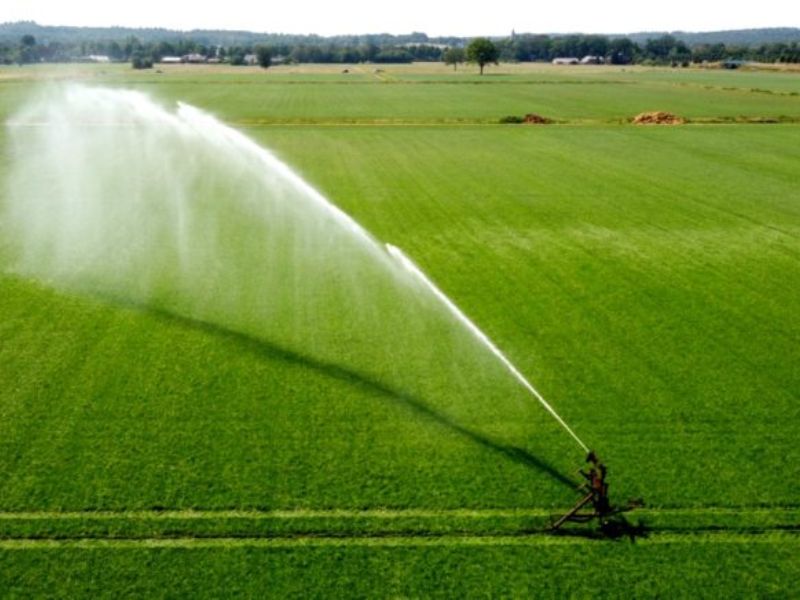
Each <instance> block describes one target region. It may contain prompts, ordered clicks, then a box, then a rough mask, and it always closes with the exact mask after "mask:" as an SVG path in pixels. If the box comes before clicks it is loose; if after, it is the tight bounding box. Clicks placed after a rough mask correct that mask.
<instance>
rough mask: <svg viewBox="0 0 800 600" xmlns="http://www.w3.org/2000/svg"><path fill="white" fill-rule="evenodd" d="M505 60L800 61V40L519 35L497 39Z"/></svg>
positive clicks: (661, 62)
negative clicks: (764, 41)
mask: <svg viewBox="0 0 800 600" xmlns="http://www.w3.org/2000/svg"><path fill="white" fill-rule="evenodd" d="M496 43H497V45H498V46H499V47H500V57H501V60H516V61H520V62H528V61H549V60H553V59H554V58H559V57H575V58H582V57H584V56H597V57H602V58H603V59H604V61H605V62H608V63H612V64H621V65H624V64H638V63H652V64H684V63H689V62H695V63H701V62H704V61H709V62H716V61H724V60H745V61H757V62H786V63H796V62H800V43H798V42H791V43H782V42H776V43H770V44H760V45H757V46H742V45H730V44H729V45H726V44H723V43H722V42H717V43H714V44H695V45H693V46H689V45H688V44H687V43H686V42H684V41H682V40H679V39H677V38H676V37H674V36H672V35H661V36H659V37H655V38H650V39H648V40H646V41H645V42H643V43H637V42H635V41H633V40H632V39H630V38H628V37H616V38H611V37H608V36H605V35H565V36H558V37H552V36H547V35H516V36H513V37H510V38H505V39H503V40H499V41H497V42H496Z"/></svg>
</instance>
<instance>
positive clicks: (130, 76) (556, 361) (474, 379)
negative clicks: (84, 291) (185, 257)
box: [0, 65, 800, 597]
mask: <svg viewBox="0 0 800 600" xmlns="http://www.w3.org/2000/svg"><path fill="white" fill-rule="evenodd" d="M163 70H164V72H163V73H156V72H148V73H134V72H132V71H130V70H129V69H127V68H125V69H123V68H110V67H104V68H99V67H86V66H83V67H80V68H78V69H72V68H70V67H59V68H53V67H49V68H44V67H42V68H39V67H37V68H24V69H18V68H16V67H15V68H13V69H12V68H3V69H0V117H2V119H3V120H4V121H5V120H6V119H7V118H9V117H10V116H11V115H13V114H14V112H15V111H16V110H18V109H19V107H21V106H22V105H23V104H24V103H25V101H26V99H27V98H28V97H30V95H31V94H34V93H47V85H49V84H52V82H53V81H54V80H64V79H76V80H79V81H82V82H84V83H90V84H100V85H110V86H115V87H124V88H131V89H137V90H140V91H145V92H146V93H149V94H152V95H153V96H154V97H156V98H157V99H158V100H159V101H161V102H163V103H165V104H170V103H172V102H174V101H176V100H180V101H185V102H189V103H192V104H195V105H197V106H200V107H202V108H204V109H206V110H208V111H210V112H212V113H213V114H215V115H216V116H218V117H219V118H221V119H222V120H224V121H226V122H228V123H230V124H232V125H233V126H235V127H237V128H239V129H241V130H242V131H244V132H245V133H246V134H247V135H249V136H251V137H252V138H253V139H255V140H256V141H258V142H259V143H261V144H262V145H264V146H266V147H268V148H271V149H273V150H274V151H275V152H276V153H277V154H278V155H279V156H280V157H281V158H283V159H284V160H285V161H286V162H287V163H288V164H290V165H291V166H292V167H293V168H295V169H296V170H297V171H298V172H300V173H301V174H302V175H303V176H304V177H305V178H306V179H308V180H309V181H310V182H311V183H312V184H313V185H314V186H315V187H317V189H319V190H320V191H322V192H323V193H324V194H325V195H326V196H328V197H329V198H330V199H331V200H332V201H333V202H334V203H335V204H336V205H337V206H339V207H340V208H342V209H343V210H344V211H345V212H347V213H348V214H350V215H351V216H353V217H354V218H355V219H356V220H357V221H358V222H360V223H361V224H363V225H364V226H365V227H366V228H367V229H368V230H369V231H370V232H372V233H373V234H374V235H375V236H376V237H377V238H378V239H379V240H381V241H384V242H390V243H392V244H395V245H397V246H399V247H401V248H403V249H404V250H405V251H406V252H407V254H408V255H409V256H411V257H412V258H413V259H414V260H415V261H416V262H417V263H418V264H419V265H420V266H421V267H422V268H423V269H425V271H426V272H427V273H428V274H429V275H430V276H431V277H432V278H433V279H434V280H435V281H436V282H437V283H438V284H439V285H440V287H441V288H442V289H443V290H444V291H445V292H446V293H447V294H449V295H450V297H452V298H453V299H454V300H455V301H456V302H457V303H458V304H459V305H460V306H461V307H462V308H463V309H464V310H465V312H466V313H467V314H468V315H470V316H471V317H472V318H473V319H474V320H475V321H476V322H477V323H478V324H479V325H480V326H481V327H482V328H483V329H484V330H485V331H486V332H487V333H488V334H489V335H490V336H491V337H492V338H493V339H494V340H495V341H496V342H497V343H498V345H499V346H500V347H501V348H502V349H503V350H504V351H506V352H507V354H508V355H509V356H510V357H511V359H512V360H513V361H514V362H515V363H516V364H517V365H518V366H519V367H520V369H521V370H522V372H524V373H525V374H526V375H528V376H530V378H531V380H532V381H533V383H534V385H536V386H537V387H538V388H539V389H540V391H541V392H542V393H543V394H544V396H545V397H546V398H547V399H548V400H549V401H551V402H552V404H553V405H554V406H555V408H556V409H557V410H558V411H559V412H560V413H561V414H562V415H563V416H564V418H565V420H566V421H567V422H568V423H569V424H570V425H571V426H573V428H574V429H575V430H576V431H577V433H578V434H579V435H580V436H581V437H582V438H583V439H585V440H586V441H587V443H588V444H589V445H590V446H592V447H594V448H596V449H597V451H598V452H599V454H600V455H601V457H603V459H604V460H605V461H606V462H607V463H608V465H609V468H610V475H609V479H610V482H611V493H612V499H613V500H615V501H617V502H624V501H625V500H627V499H628V498H637V497H641V498H644V500H645V501H646V504H647V506H646V508H644V509H642V510H639V511H637V512H634V513H632V514H631V515H630V517H629V518H630V519H631V520H632V521H634V522H638V521H641V522H642V523H643V524H644V525H645V526H646V527H647V528H648V532H647V535H646V536H645V537H642V538H640V539H638V540H637V541H636V543H635V544H631V543H630V542H628V541H622V540H620V541H616V542H611V541H604V540H597V539H593V538H591V537H589V536H582V535H574V536H552V535H549V534H547V533H545V532H544V529H545V527H546V524H547V523H548V519H549V515H551V514H555V513H558V512H559V511H560V510H561V511H563V510H565V509H566V508H568V507H569V506H570V505H571V504H572V503H573V502H574V501H575V499H576V493H575V491H574V490H573V489H572V487H573V484H574V483H577V478H576V475H575V472H576V470H577V468H578V467H580V466H581V461H582V458H583V457H582V454H581V451H580V449H579V448H578V447H577V445H576V444H575V443H574V442H573V441H572V439H571V438H569V436H568V435H567V434H566V433H565V432H564V431H563V430H562V429H560V428H559V427H558V425H557V424H556V423H555V422H554V421H553V420H552V418H551V417H549V415H547V414H546V413H545V412H544V410H543V409H541V407H539V406H538V405H537V404H535V403H532V402H530V401H529V400H528V398H527V397H526V395H525V393H524V392H523V391H522V390H521V389H520V388H519V387H518V386H516V384H515V383H514V382H513V381H512V380H511V379H510V377H506V376H504V375H503V374H502V372H501V370H500V369H499V368H497V367H496V365H494V363H492V362H491V361H490V360H489V359H488V358H485V357H484V358H485V360H483V359H480V356H478V357H477V358H476V356H477V355H478V354H479V353H477V352H476V351H475V349H474V348H467V349H463V347H462V346H460V345H459V344H458V343H455V342H454V341H453V339H450V338H448V339H443V338H436V339H430V338H425V337H424V336H420V335H416V334H415V333H414V329H413V327H411V326H410V325H409V329H408V331H405V332H403V333H404V335H399V333H398V331H397V328H396V327H393V328H390V327H389V326H388V324H389V323H393V324H395V325H396V323H397V319H390V318H388V316H387V319H386V323H387V327H386V329H385V330H376V331H375V332H374V335H375V340H376V348H375V351H374V352H373V351H372V349H369V348H363V347H358V346H354V345H352V344H349V343H348V336H347V335H344V334H343V335H342V337H341V343H340V345H339V346H338V347H336V348H334V353H333V355H331V354H329V355H328V356H327V357H326V358H325V359H324V360H322V359H320V358H318V357H317V356H315V354H314V353H313V352H312V349H313V340H309V345H308V348H303V347H301V346H288V345H286V344H284V343H281V342H278V341H276V340H275V339H265V338H263V337H259V336H258V335H252V334H251V333H250V332H248V331H237V330H232V329H230V328H225V327H220V326H217V325H214V324H210V323H200V322H197V321H193V320H191V319H188V318H185V315H181V314H174V313H172V312H168V311H163V310H158V309H157V307H150V308H148V307H146V306H131V305H129V304H125V303H124V302H114V301H109V300H107V299H103V298H101V297H96V296H91V295H76V294H69V293H66V292H63V291H57V290H55V289H52V288H51V287H50V286H48V284H47V282H45V281H35V280H32V279H29V278H24V277H21V276H19V275H15V274H14V273H13V269H12V268H11V267H12V265H11V262H12V261H11V259H10V256H11V255H12V254H13V252H12V249H11V248H10V247H9V246H10V243H9V242H8V240H6V239H3V240H0V242H2V246H0V256H1V257H2V260H3V273H4V274H3V275H0V365H2V367H0V588H2V589H5V590H7V591H8V592H9V595H11V596H15V595H16V596H27V595H48V596H56V597H75V596H80V595H84V596H92V597H96V596H114V597H119V596H120V595H141V594H149V595H156V596H160V595H168V596H178V595H193V596H196V595H208V596H220V595H227V594H241V595H245V596H262V595H264V594H272V595H274V596H280V597H285V596H331V595H333V596H341V597H362V596H370V595H372V596H381V597H383V596H400V597H424V596H431V595H447V596H475V597H477V596H487V595H488V596H519V597H530V596H539V597H541V596H554V597H563V596H570V595H581V596H584V595H590V594H591V595H609V596H618V597H630V596H667V595H669V596H693V597H696V596H701V597H720V596H733V597H736V596H746V597H756V596H757V597H765V596H775V597H786V596H789V595H791V594H792V592H791V589H793V588H792V583H793V581H795V580H796V579H797V577H798V575H800V563H798V561H797V558H796V557H797V554H798V550H799V549H800V548H799V547H798V546H799V544H798V542H799V541H800V537H798V535H797V531H798V527H800V504H799V503H798V502H797V485H796V481H795V479H796V471H797V469H796V468H794V467H793V465H795V464H797V463H798V462H799V461H800V450H798V446H797V443H796V437H797V434H798V425H797V424H798V417H800V415H798V406H799V405H798V393H800V371H798V369H797V366H796V362H797V361H796V358H797V340H798V339H800V318H798V316H797V315H798V314H800V313H798V309H800V302H799V301H798V294H797V291H796V290H798V289H800V261H798V258H800V146H799V145H798V144H797V140H798V132H800V129H798V127H800V126H798V125H796V124H794V123H795V122H796V121H798V120H800V95H799V94H800V75H798V74H797V73H773V72H769V73H767V72H763V73H762V72H722V71H703V70H694V69H691V70H666V69H662V70H659V69H638V68H637V69H626V70H621V69H616V68H587V69H564V68H552V67H549V66H524V65H523V66H521V65H513V66H505V65H503V66H500V67H493V68H492V69H491V70H490V71H489V73H490V75H487V76H485V77H484V78H479V77H477V76H476V75H475V74H474V73H473V72H472V71H471V70H467V69H463V70H459V71H458V72H457V73H453V72H452V71H451V70H449V69H444V68H443V67H433V66H426V65H414V66H411V67H407V66H402V67H394V68H393V67H387V68H384V69H383V70H382V71H381V72H379V73H376V72H375V70H374V69H373V68H371V67H368V66H357V67H355V68H352V69H351V70H352V72H351V73H348V74H343V73H341V72H340V71H341V67H303V68H295V69H291V68H280V69H270V70H269V71H268V72H266V73H263V72H259V71H255V70H248V69H243V70H231V69H225V68H218V69H213V68H203V67H199V68H198V69H197V70H192V69H187V68H175V69H166V68H165V69H163ZM42 86H44V90H45V91H44V92H41V88H42ZM37 90H39V91H37ZM647 110H669V111H672V112H675V113H677V114H679V115H681V116H684V117H687V118H689V119H691V120H692V121H694V122H693V123H690V124H687V125H684V126H679V127H637V126H633V125H630V124H628V123H627V120H628V119H630V118H631V117H633V116H634V115H635V114H637V113H638V112H642V111H647ZM528 112H536V113H540V114H542V115H544V116H547V117H550V118H553V119H556V120H557V121H559V122H560V123H559V124H555V125H551V126H546V127H533V126H523V125H498V124H496V122H497V120H498V119H499V118H501V117H503V116H505V115H509V114H516V115H522V114H525V113H528ZM764 118H770V119H773V120H782V121H786V122H785V123H781V124H755V123H738V124H735V123H728V122H727V121H733V120H737V119H738V120H739V121H757V120H760V119H764ZM5 136H6V132H5V130H3V131H2V133H0V179H2V181H3V182H4V186H5V181H6V178H7V177H6V176H7V173H8V165H9V164H10V163H11V160H12V157H11V156H9V153H10V151H11V150H10V148H9V147H8V145H7V144H6V137H5ZM2 189H3V190H6V189H7V188H6V187H3V188H2ZM0 198H2V197H0ZM250 260H256V259H255V258H252V259H250ZM243 272H246V269H243ZM247 284H248V282H247V281H246V278H243V281H242V285H243V286H246V285H247ZM331 323H335V321H332V320H331V319H326V322H325V323H321V324H320V327H330V326H331ZM417 348H418V349H419V353H420V355H422V356H425V357H427V356H433V357H434V358H435V360H430V361H427V359H426V360H425V361H422V360H420V361H417V362H413V366H414V368H413V369H409V368H408V367H409V364H411V363H410V362H409V359H407V358H402V357H408V356H413V355H414V354H415V353H416V350H417ZM393 357H394V360H393ZM576 529H578V530H580V529H581V528H580V527H578V528H576ZM598 582H600V583H598ZM598 586H600V587H599V588H598Z"/></svg>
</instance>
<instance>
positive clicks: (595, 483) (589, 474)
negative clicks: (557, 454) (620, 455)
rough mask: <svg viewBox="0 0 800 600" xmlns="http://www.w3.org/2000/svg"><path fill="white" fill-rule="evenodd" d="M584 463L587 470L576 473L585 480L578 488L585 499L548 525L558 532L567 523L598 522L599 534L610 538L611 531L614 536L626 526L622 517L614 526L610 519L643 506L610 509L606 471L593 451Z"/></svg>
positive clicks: (629, 505)
mask: <svg viewBox="0 0 800 600" xmlns="http://www.w3.org/2000/svg"><path fill="white" fill-rule="evenodd" d="M586 462H587V463H589V464H590V467H589V470H588V471H583V470H580V471H578V472H579V473H580V475H581V477H583V478H584V479H585V480H586V481H585V482H583V483H582V484H581V485H580V486H578V490H579V491H581V492H583V493H584V495H583V496H582V497H581V499H580V500H578V502H577V503H576V504H575V506H573V507H572V508H571V509H569V510H568V511H567V512H566V513H565V514H564V515H562V516H561V517H559V518H558V519H556V520H555V521H553V523H552V525H551V530H552V531H557V530H558V529H560V528H561V526H562V525H564V524H565V523H567V522H568V521H571V522H574V523H588V522H589V521H592V520H594V519H597V521H598V522H599V524H600V531H601V532H603V533H606V534H609V533H611V532H612V531H614V532H615V531H617V530H619V529H620V527H622V528H625V525H627V521H625V519H624V517H619V519H618V522H614V521H613V520H612V517H615V516H617V515H620V514H621V513H623V512H628V511H630V510H633V509H634V508H636V507H637V506H641V505H642V502H641V501H635V502H633V501H632V502H629V503H628V505H627V506H625V507H615V506H612V505H611V501H610V500H609V497H608V483H607V482H606V474H607V473H608V469H607V468H606V466H605V465H604V464H603V463H602V462H600V460H599V459H598V458H597V454H595V452H594V450H591V451H590V452H589V454H588V455H587V456H586ZM587 505H591V511H582V509H583V508H584V507H586V506H587Z"/></svg>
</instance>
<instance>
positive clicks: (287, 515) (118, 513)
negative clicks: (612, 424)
mask: <svg viewBox="0 0 800 600" xmlns="http://www.w3.org/2000/svg"><path fill="white" fill-rule="evenodd" d="M567 508H568V507H563V508H553V509H547V508H477V509H469V508H452V509H446V508H445V509H426V508H396V509H393V508H375V509H339V508H331V509H313V508H310V509H305V508H298V509H274V510H270V509H241V510H239V509H168V508H151V509H139V510H94V509H89V510H72V511H60V510H44V511H36V510H28V511H0V521H2V520H9V519H119V518H123V519H170V518H178V519H231V518H255V519H258V518H262V519H263V518H278V519H292V518H381V519H392V518H403V517H410V518H438V517H466V518H470V517H472V518H486V517H546V516H549V515H551V514H557V513H559V512H564V511H566V510H567ZM782 512H783V513H787V514H794V515H797V516H800V505H786V506H743V507H728V506H697V507H685V508H680V507H665V508H639V509H636V510H635V511H634V513H633V514H640V515H643V516H650V515H657V514H661V515H701V514H705V515H715V514H717V515H752V514H775V513H782Z"/></svg>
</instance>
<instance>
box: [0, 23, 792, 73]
mask: <svg viewBox="0 0 800 600" xmlns="http://www.w3.org/2000/svg"><path fill="white" fill-rule="evenodd" d="M12 25H20V27H18V28H17V29H16V30H17V31H23V30H25V28H23V27H21V25H24V24H12ZM28 25H29V26H30V25H31V24H28ZM9 27H10V26H9V25H8V24H4V25H0V32H3V36H0V63H5V64H13V63H18V64H25V63H36V62H74V61H80V60H90V57H94V59H95V60H96V59H97V57H108V59H109V60H111V61H114V62H129V61H132V62H134V64H138V65H142V64H144V65H149V64H151V63H153V62H158V61H159V60H161V59H162V58H164V57H166V56H189V55H194V56H195V57H197V56H199V57H203V58H205V59H210V60H211V59H213V60H217V61H220V62H227V63H231V64H234V65H236V64H244V63H245V62H246V57H248V56H253V55H255V54H256V53H257V51H258V49H259V48H262V49H263V48H265V47H266V48H268V49H269V54H270V55H271V57H272V61H273V62H278V61H282V62H295V63H360V62H371V63H408V62H412V61H441V60H442V59H443V54H444V52H445V50H446V49H447V48H448V47H450V48H458V47H463V46H465V45H466V44H467V43H468V41H469V40H467V39H464V38H428V37H427V36H426V35H425V34H424V33H413V34H409V35H407V36H392V35H388V34H382V35H366V36H337V37H329V38H323V37H320V36H290V35H260V36H259V35H257V34H247V33H246V32H238V34H239V36H240V37H242V38H244V39H248V40H252V41H251V42H248V43H234V44H230V45H225V44H211V43H207V41H204V39H193V38H192V37H188V36H187V35H183V34H181V35H178V34H176V32H169V31H167V30H137V31H144V32H147V35H145V36H142V37H138V36H133V35H127V36H124V37H122V38H120V39H113V38H112V39H97V38H93V37H92V35H96V34H97V31H96V30H93V29H84V28H52V27H49V28H41V29H47V30H48V32H49V34H50V35H49V37H48V38H46V39H43V38H37V37H36V36H34V35H33V34H30V33H26V34H23V35H21V36H20V37H18V38H16V39H13V40H9V39H8V35H9V34H8V32H9ZM37 27H38V26H37ZM29 28H30V27H29ZM62 29H63V30H67V31H62ZM11 30H12V31H14V30H15V29H14V28H13V27H12V28H11ZM51 30H56V33H58V35H55V34H54V33H53V31H51ZM102 31H105V32H108V31H112V32H113V31H115V30H113V29H112V30H102ZM119 31H120V32H122V31H130V30H119ZM157 32H161V33H162V38H161V39H158V36H157V35H156V34H157ZM202 33H203V32H199V34H202ZM228 33H229V34H230V35H231V37H235V36H234V34H235V33H237V32H228ZM205 37H206V38H208V37H209V35H208V34H207V33H206V34H205ZM493 41H494V43H495V44H496V46H497V47H498V50H499V55H500V60H502V61H519V62H532V61H551V60H553V59H554V58H563V57H575V58H582V57H584V56H594V57H599V58H602V59H603V61H605V62H608V63H611V64H622V65H624V64H672V65H678V64H688V63H691V62H695V63H700V62H704V61H709V62H717V61H725V60H742V61H758V62H769V63H773V62H784V63H797V62H800V43H799V42H797V41H793V42H773V43H763V44H759V45H733V44H724V43H722V42H717V43H712V44H709V43H700V44H694V45H692V46H690V45H688V44H687V43H686V42H684V41H682V40H680V39H678V38H676V37H674V36H672V35H660V36H658V37H655V38H650V39H647V40H645V41H644V42H641V43H637V42H636V41H634V40H632V39H631V38H629V37H611V36H606V35H557V36H556V35H553V36H551V35H533V34H523V35H512V36H510V37H507V38H502V39H494V40H493Z"/></svg>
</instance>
